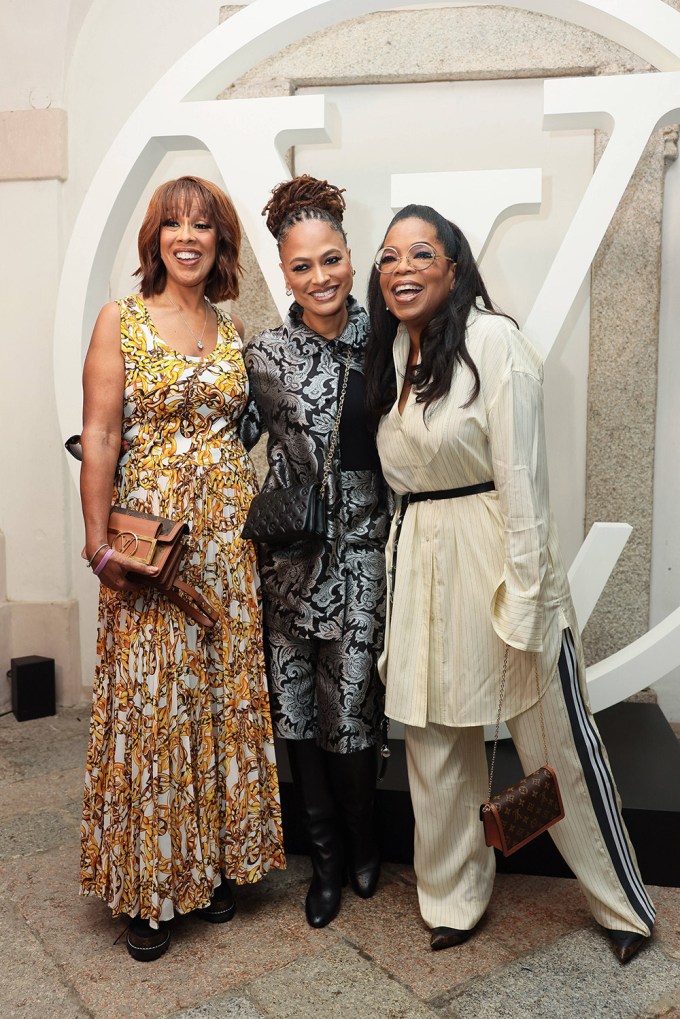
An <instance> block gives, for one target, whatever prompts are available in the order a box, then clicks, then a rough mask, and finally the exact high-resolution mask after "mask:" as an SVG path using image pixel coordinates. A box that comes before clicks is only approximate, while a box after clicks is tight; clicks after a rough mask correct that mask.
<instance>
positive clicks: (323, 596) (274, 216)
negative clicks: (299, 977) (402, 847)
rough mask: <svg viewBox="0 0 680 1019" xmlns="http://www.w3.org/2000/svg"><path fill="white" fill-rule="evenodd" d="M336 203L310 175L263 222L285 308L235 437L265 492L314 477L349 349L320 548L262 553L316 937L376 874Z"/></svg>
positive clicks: (248, 358)
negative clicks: (261, 443) (347, 885)
mask: <svg viewBox="0 0 680 1019" xmlns="http://www.w3.org/2000/svg"><path fill="white" fill-rule="evenodd" d="M344 208H345V202H344V199H343V198H342V194H341V192H340V190H339V189H338V188H336V187H334V186H333V185H330V184H328V182H326V181H318V180H316V179H315V178H313V177H309V176H307V175H303V176H300V177H296V178H294V179H293V180H291V181H286V182H284V183H282V184H279V185H278V186H277V187H276V188H275V189H274V191H273V192H272V198H271V199H270V201H269V202H268V204H267V206H266V208H265V210H264V212H265V214H266V215H267V226H268V228H269V230H270V231H271V233H272V234H273V235H274V237H275V239H276V241H277V244H278V248H279V254H280V257H281V268H282V271H283V274H284V277H285V280H286V285H287V287H288V292H289V293H291V294H292V296H293V297H294V301H293V304H292V305H291V307H290V310H289V312H288V315H287V316H286V319H285V321H284V322H282V324H281V325H280V326H279V327H278V328H276V329H272V330H267V331H265V332H263V333H261V334H260V335H259V336H256V337H255V338H254V339H253V340H252V341H251V343H250V344H249V345H248V347H247V348H246V352H245V362H246V367H247V369H248V377H249V380H250V390H251V400H250V404H249V409H248V411H247V412H246V414H245V416H244V418H243V421H242V428H241V434H242V437H243V439H244V441H245V443H246V445H247V446H252V445H253V444H254V442H255V441H256V440H257V439H258V438H259V436H260V434H261V433H262V432H264V431H267V432H268V442H267V458H268V464H269V472H268V474H267V478H266V480H265V482H264V486H263V490H264V491H265V492H266V491H270V490H272V489H274V488H283V487H286V486H289V485H299V484H304V483H306V482H312V481H320V480H321V477H322V474H323V469H324V461H325V459H326V454H327V451H328V447H329V441H330V438H331V434H332V432H333V426H334V423H335V419H336V416H337V411H338V403H339V394H340V391H341V387H342V384H343V378H344V373H345V366H346V362H347V355H348V352H349V351H350V350H351V354H350V361H349V364H350V370H349V375H348V384H347V390H346V396H345V401H344V406H343V409H342V414H341V418H340V429H339V438H338V444H337V448H336V451H335V454H334V457H333V460H332V463H331V467H330V474H329V479H328V489H327V495H326V497H327V529H328V538H327V540H326V541H325V542H321V541H317V540H312V541H307V542H297V543H295V544H293V545H290V546H287V547H285V548H273V547H271V546H266V545H264V546H261V548H260V573H261V579H262V593H263V600H264V613H265V628H266V630H265V632H266V640H265V646H266V652H265V653H266V657H267V671H268V677H269V684H270V695H271V698H272V711H273V716H274V721H275V727H276V731H277V733H278V735H279V736H280V737H282V738H284V739H285V740H286V741H287V749H288V756H289V759H290V763H291V770H292V774H293V780H294V783H295V786H296V789H297V792H298V795H299V799H300V801H301V803H302V809H303V817H304V822H305V828H306V831H307V834H308V836H309V840H310V844H311V856H312V864H313V878H312V882H311V885H310V888H309V893H308V895H307V901H306V914H307V919H308V921H309V923H310V924H311V925H312V926H313V927H323V926H325V925H326V924H328V923H330V921H331V920H332V919H333V917H334V916H335V915H336V914H337V912H338V909H339V907H340V898H341V887H342V878H343V872H344V868H345V866H347V868H348V870H349V876H350V880H351V883H352V886H353V888H354V891H355V892H356V893H357V894H358V895H360V896H362V897H363V898H368V897H369V896H371V895H372V894H373V892H374V891H375V887H376V884H377V880H378V872H379V865H380V861H379V853H378V848H377V844H376V841H375V835H374V830H373V801H374V790H375V778H376V758H377V754H376V744H377V742H378V740H379V737H380V726H381V722H382V719H383V689H382V684H381V683H380V680H379V678H378V674H377V657H378V654H379V652H380V649H381V647H382V640H383V632H384V621H385V591H386V581H385V562H384V546H385V540H386V536H387V530H388V524H389V507H388V492H387V488H386V486H385V483H384V480H383V478H382V474H381V472H380V464H379V460H378V455H377V450H376V446H375V439H374V436H373V435H372V434H371V433H370V432H369V430H368V428H367V424H366V418H365V412H364V383H363V365H364V346H365V340H366V334H367V331H368V318H367V315H366V312H365V311H364V310H363V308H361V307H359V305H358V304H357V302H356V301H355V300H354V299H353V298H352V297H351V295H350V291H351V288H352V277H353V275H354V271H353V269H352V263H351V256H350V251H349V249H348V248H347V239H346V236H345V233H344V230H343V228H342V224H341V221H342V215H343V211H344Z"/></svg>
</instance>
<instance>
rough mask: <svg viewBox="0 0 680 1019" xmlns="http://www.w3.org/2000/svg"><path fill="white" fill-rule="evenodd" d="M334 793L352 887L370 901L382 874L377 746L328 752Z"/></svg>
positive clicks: (327, 758) (327, 756)
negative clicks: (377, 816) (377, 830)
mask: <svg viewBox="0 0 680 1019" xmlns="http://www.w3.org/2000/svg"><path fill="white" fill-rule="evenodd" d="M325 756H326V760H327V761H328V769H329V772H330V776H331V782H332V784H333V792H334V794H335V799H336V802H337V803H338V804H339V806H340V811H341V814H342V818H343V821H344V827H345V833H346V838H347V858H348V859H347V869H348V872H349V879H350V882H351V884H352V888H353V889H354V891H355V892H356V894H357V895H360V896H361V898H362V899H370V897H371V896H372V895H373V893H374V892H375V889H376V887H377V884H378V877H379V875H380V850H379V847H378V842H377V839H376V836H375V818H374V807H375V782H376V777H377V752H376V748H375V747H368V748H367V749H366V750H358V751H356V752H355V753H353V754H333V753H326V755H325Z"/></svg>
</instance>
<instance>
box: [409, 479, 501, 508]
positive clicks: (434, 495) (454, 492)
mask: <svg viewBox="0 0 680 1019" xmlns="http://www.w3.org/2000/svg"><path fill="white" fill-rule="evenodd" d="M495 488H496V486H495V484H494V483H493V481H480V482H479V484H478V485H465V486H464V487H463V488H440V489H439V491H437V492H407V493H406V495H404V496H402V498H403V499H405V500H406V502H408V503H411V502H424V501H425V500H426V499H461V498H462V497H463V496H464V495H478V494H479V492H493V491H494V489H495Z"/></svg>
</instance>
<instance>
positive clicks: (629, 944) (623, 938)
mask: <svg viewBox="0 0 680 1019" xmlns="http://www.w3.org/2000/svg"><path fill="white" fill-rule="evenodd" d="M607 937H608V938H609V941H610V944H611V946H612V951H613V953H614V955H615V956H616V958H617V959H618V960H619V962H621V963H626V962H628V960H629V959H632V957H633V956H634V955H635V953H636V952H637V950H638V948H640V947H641V945H642V944H643V943H644V942H645V941H646V940H647V938H646V937H645V936H644V934H638V933H637V932H636V931H610V930H607Z"/></svg>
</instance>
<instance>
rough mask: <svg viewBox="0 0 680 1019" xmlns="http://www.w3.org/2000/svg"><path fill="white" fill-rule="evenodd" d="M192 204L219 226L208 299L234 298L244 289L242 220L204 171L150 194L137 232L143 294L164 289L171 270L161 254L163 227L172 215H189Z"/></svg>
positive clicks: (217, 227) (208, 287) (157, 292)
mask: <svg viewBox="0 0 680 1019" xmlns="http://www.w3.org/2000/svg"><path fill="white" fill-rule="evenodd" d="M193 205H196V206H198V209H199V210H200V215H201V216H204V217H205V219H206V220H207V221H208V222H209V223H210V225H211V226H212V227H213V229H214V230H215V239H216V245H215V264H214V265H213V267H212V269H211V271H210V275H209V276H208V279H207V280H206V285H205V296H206V297H207V298H208V300H209V301H229V300H235V299H236V298H237V297H238V292H239V276H240V275H242V273H243V269H242V268H241V264H240V262H239V253H240V250H241V225H240V223H239V221H238V216H237V215H236V210H235V208H234V206H233V205H232V203H231V201H230V200H229V199H228V198H227V196H226V195H225V193H224V191H222V190H221V189H220V188H218V187H217V185H216V184H213V183H211V181H209V180H203V178H201V177H179V178H178V179H177V180H169V181H167V182H166V183H165V184H161V185H160V187H157V188H156V190H155V191H154V193H153V195H152V196H151V201H150V202H149V208H148V209H147V210H146V215H145V217H144V222H143V223H142V226H141V229H140V231H139V236H138V238H137V249H138V251H139V268H138V269H137V270H136V271H135V273H134V275H135V276H139V277H140V280H141V282H140V290H141V293H142V297H151V296H153V295H154V294H162V293H163V291H164V289H165V284H166V277H167V272H166V269H165V266H164V265H163V261H162V259H161V247H160V236H161V227H162V226H163V223H164V222H165V221H166V220H168V219H175V218H177V217H178V216H181V215H186V213H188V211H189V210H190V209H191V207H192V206H193Z"/></svg>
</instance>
